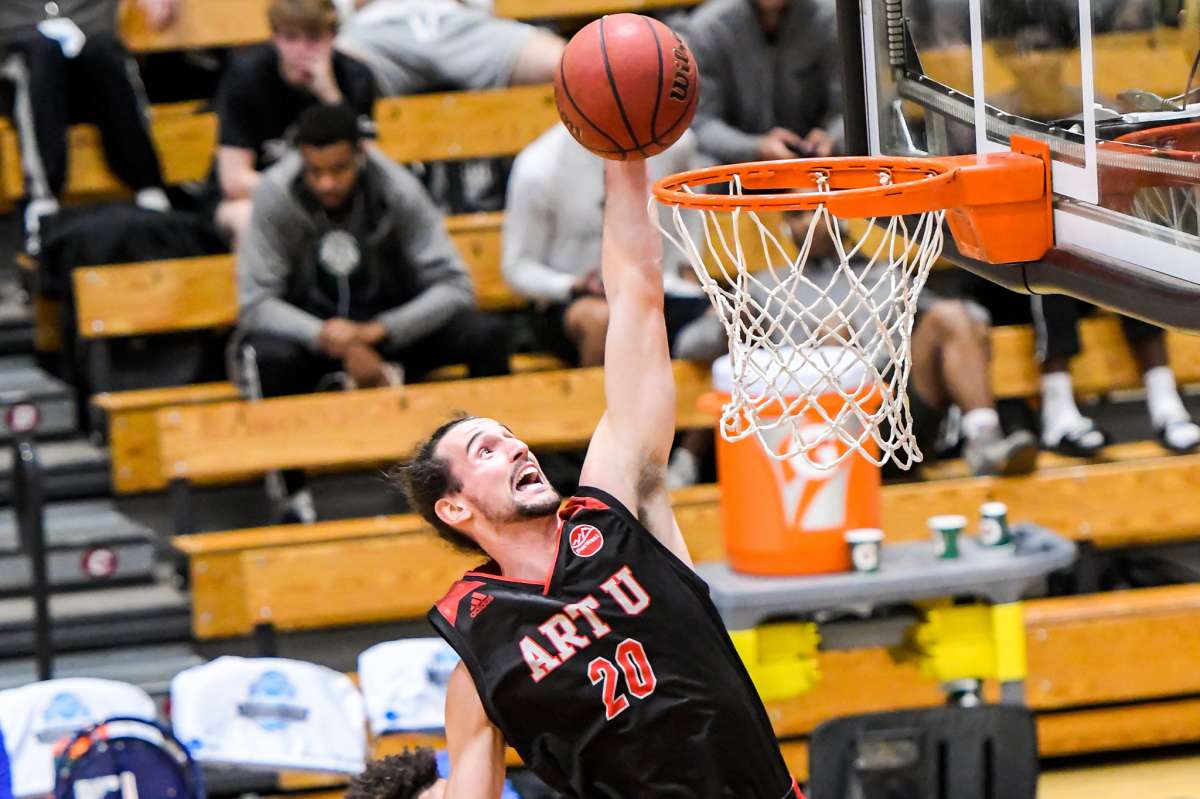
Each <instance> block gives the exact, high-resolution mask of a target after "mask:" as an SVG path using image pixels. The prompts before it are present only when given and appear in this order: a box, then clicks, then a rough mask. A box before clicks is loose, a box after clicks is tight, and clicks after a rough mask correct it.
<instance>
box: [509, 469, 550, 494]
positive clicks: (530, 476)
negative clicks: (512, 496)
mask: <svg viewBox="0 0 1200 799" xmlns="http://www.w3.org/2000/svg"><path fill="white" fill-rule="evenodd" d="M545 485H546V481H545V480H544V479H542V472H541V470H540V469H538V467H536V466H534V465H533V464H532V463H530V464H527V465H526V466H525V467H523V468H522V469H521V470H520V471H519V472H517V478H516V480H514V481H513V490H514V491H516V492H518V493H523V492H526V491H537V490H538V489H540V488H542V487H544V486H545Z"/></svg>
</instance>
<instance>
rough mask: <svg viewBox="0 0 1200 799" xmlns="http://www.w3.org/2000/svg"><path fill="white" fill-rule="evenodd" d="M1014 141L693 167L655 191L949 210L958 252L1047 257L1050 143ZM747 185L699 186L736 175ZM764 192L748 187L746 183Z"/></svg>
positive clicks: (842, 213) (738, 203)
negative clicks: (918, 152) (940, 150)
mask: <svg viewBox="0 0 1200 799" xmlns="http://www.w3.org/2000/svg"><path fill="white" fill-rule="evenodd" d="M1010 145H1011V148H1012V149H1011V151H1004V152H995V153H985V154H982V155H956V156H944V157H928V158H914V157H911V156H890V155H884V156H845V157H837V158H797V159H792V160H786V161H759V162H749V163H743V164H733V165H721V166H712V167H705V168H703V169H693V170H690V171H687V172H681V173H678V174H675V175H668V176H667V177H665V178H662V179H660V180H658V181H656V182H655V183H654V186H653V188H652V191H653V194H654V199H655V200H656V201H657V202H659V203H660V204H662V205H664V206H666V207H668V208H672V209H674V212H675V214H676V216H677V217H678V216H679V213H680V210H681V209H688V210H696V211H701V212H704V213H718V212H724V213H737V212H739V211H747V212H756V211H812V210H816V209H818V208H823V209H825V210H826V211H828V212H829V213H830V214H832V215H833V216H835V217H837V218H839V219H877V218H881V217H882V218H887V217H900V216H906V215H909V214H924V213H929V212H945V219H946V220H947V223H948V225H949V227H950V231H951V233H952V234H953V236H954V239H955V241H956V242H957V243H958V249H959V252H960V253H962V254H964V255H966V256H967V257H969V258H974V259H976V260H981V261H987V262H989V263H993V264H1002V263H1021V262H1027V261H1035V260H1037V259H1039V258H1041V257H1042V256H1043V255H1044V254H1045V253H1046V252H1047V251H1048V250H1049V249H1050V248H1051V247H1053V245H1054V223H1053V210H1052V200H1053V197H1052V192H1051V161H1050V147H1049V145H1047V144H1046V143H1045V142H1042V141H1038V140H1035V139H1031V138H1028V137H1024V136H1013V137H1012V139H1011V141H1010ZM735 181H736V184H735V185H737V186H740V188H741V190H742V191H734V192H727V193H724V194H709V193H707V192H702V191H697V189H703V188H704V187H705V186H709V185H714V184H734V182H735ZM745 190H748V191H750V192H761V193H751V194H745V193H742V192H743V191H745Z"/></svg>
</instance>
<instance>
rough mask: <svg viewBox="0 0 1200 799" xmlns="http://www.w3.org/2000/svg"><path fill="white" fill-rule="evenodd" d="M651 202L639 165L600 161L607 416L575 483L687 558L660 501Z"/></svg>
mask: <svg viewBox="0 0 1200 799" xmlns="http://www.w3.org/2000/svg"><path fill="white" fill-rule="evenodd" d="M649 199H650V187H649V182H648V179H647V177H646V164H645V162H644V161H625V162H614V161H609V162H606V163H605V204H604V245H603V254H602V258H601V269H602V272H603V275H604V293H605V295H606V296H607V298H608V305H609V322H608V336H607V339H606V342H605V349H604V395H605V401H606V403H607V411H606V412H605V414H604V417H603V418H602V419H601V421H600V425H599V426H598V427H597V428H596V433H595V435H594V436H593V437H592V443H591V446H590V447H589V448H588V454H587V459H586V460H585V461H584V464H583V473H582V475H581V477H580V481H581V483H582V484H584V485H591V486H595V487H597V488H600V489H603V490H604V491H607V492H608V493H610V494H612V495H613V496H614V497H616V498H617V499H619V500H620V501H621V502H622V503H624V504H625V505H626V506H627V507H629V508H631V509H634V510H635V512H637V513H639V515H641V516H642V517H643V521H644V522H646V526H647V527H648V528H649V529H650V531H651V532H652V533H653V534H654V535H655V536H656V537H658V538H659V539H660V540H661V541H663V543H665V544H666V545H667V546H669V547H670V548H671V549H672V550H673V551H675V553H676V554H677V555H679V556H680V557H682V558H684V559H685V560H686V559H687V550H686V547H684V545H683V540H682V537H681V536H680V535H679V532H678V528H676V526H675V523H674V518H673V516H671V512H670V505H669V502H666V494H665V484H664V478H665V473H666V465H667V459H668V457H669V456H670V452H671V441H672V439H673V438H674V435H675V379H674V374H673V372H672V370H671V356H670V351H669V349H668V346H667V331H666V323H665V322H664V321H663V278H662V239H661V236H660V234H659V231H658V230H657V228H656V227H655V226H654V222H653V221H652V219H651V216H650V211H649V209H648V202H649ZM648 511H652V512H651V513H648Z"/></svg>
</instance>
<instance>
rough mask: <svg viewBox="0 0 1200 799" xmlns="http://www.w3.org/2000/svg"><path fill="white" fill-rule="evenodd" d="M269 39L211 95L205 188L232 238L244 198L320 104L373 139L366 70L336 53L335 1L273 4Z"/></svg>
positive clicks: (244, 215) (245, 208) (241, 226)
mask: <svg viewBox="0 0 1200 799" xmlns="http://www.w3.org/2000/svg"><path fill="white" fill-rule="evenodd" d="M267 16H268V18H269V20H270V23H271V41H270V42H268V43H266V44H261V45H258V46H257V47H252V48H250V49H249V50H248V51H246V52H245V53H243V54H242V55H241V56H239V57H238V58H237V59H235V60H234V61H233V63H232V64H230V66H229V69H228V71H227V72H226V73H225V77H224V79H223V80H222V82H221V86H220V89H219V90H218V92H217V99H216V107H217V117H218V119H219V120H220V139H219V141H220V146H219V149H218V150H217V161H216V166H215V170H214V175H213V179H212V185H211V186H210V189H209V195H210V198H211V199H210V202H211V203H212V205H213V208H212V213H213V216H214V220H215V222H216V224H217V227H218V228H219V229H220V230H221V231H222V232H223V233H224V234H225V235H226V236H228V237H229V238H230V239H232V240H236V238H237V236H238V235H239V234H240V233H241V232H242V231H244V230H245V228H246V225H247V223H248V222H249V221H250V198H251V197H253V196H254V190H255V189H256V188H258V183H259V181H260V180H261V176H262V175H261V173H262V171H263V170H264V169H267V168H268V167H270V166H271V165H272V164H274V163H275V162H276V161H278V160H279V159H280V158H281V157H282V156H283V155H284V154H285V153H286V152H287V150H288V144H287V139H288V131H289V130H290V129H291V128H292V126H293V125H294V124H295V123H296V119H297V118H298V117H299V116H300V113H301V112H302V111H304V110H305V109H306V108H309V107H310V106H312V105H316V104H318V103H324V104H326V105H339V104H345V105H347V106H349V107H350V108H352V109H354V110H355V111H356V112H357V113H358V115H359V124H360V126H361V129H362V132H363V134H364V135H366V136H372V135H374V120H373V117H372V111H373V107H374V105H375V81H374V78H373V77H372V75H371V71H370V70H369V69H367V68H366V67H365V66H364V65H362V64H360V63H359V62H357V61H355V60H354V59H353V58H350V57H349V56H346V55H343V54H341V53H338V52H335V51H334V49H333V37H334V35H335V34H336V33H337V30H338V14H337V9H336V8H335V7H334V5H333V0H272V2H271V5H270V6H269V8H268V9H267Z"/></svg>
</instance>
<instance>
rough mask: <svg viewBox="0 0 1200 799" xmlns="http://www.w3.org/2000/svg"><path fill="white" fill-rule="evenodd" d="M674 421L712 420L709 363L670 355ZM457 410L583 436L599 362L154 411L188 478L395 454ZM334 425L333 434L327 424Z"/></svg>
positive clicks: (561, 437) (544, 437)
mask: <svg viewBox="0 0 1200 799" xmlns="http://www.w3.org/2000/svg"><path fill="white" fill-rule="evenodd" d="M675 378H676V391H677V406H676V407H677V415H678V420H679V424H680V426H681V427H689V426H704V425H706V424H711V420H710V419H709V418H708V417H707V416H705V415H704V414H702V413H701V412H700V411H699V410H698V409H697V408H696V401H697V398H698V397H699V396H700V395H701V394H702V393H704V392H705V391H707V388H708V384H709V377H708V371H707V369H706V368H704V367H701V366H699V365H696V364H691V363H684V362H677V363H676V364H675ZM456 410H465V411H468V412H475V413H481V414H486V415H489V416H495V417H497V418H500V419H504V420H505V422H506V423H507V424H509V425H510V426H511V427H512V429H513V430H514V431H515V432H516V433H517V435H519V436H521V437H522V438H524V440H525V441H526V442H528V443H529V444H530V445H531V446H569V445H572V444H581V443H583V442H585V441H587V440H588V439H589V438H590V437H591V433H592V430H593V429H594V428H595V426H596V423H597V422H599V420H600V415H601V413H602V412H603V410H604V390H603V370H602V369H600V368H594V369H570V370H562V371H555V372H539V373H534V374H527V375H512V376H505V377H490V378H480V379H477V380H468V381H462V382H453V383H425V384H419V385H412V386H404V387H402V388H384V389H372V390H368V391H355V392H349V393H346V394H336V395H330V394H323V395H306V396H295V397H280V398H277V399H269V400H263V401H261V402H254V403H250V402H241V403H238V402H230V403H217V404H214V405H207V406H198V407H188V408H178V409H171V410H164V411H159V412H158V418H159V435H160V447H161V451H162V457H163V469H164V476H166V477H168V478H170V477H182V478H187V479H190V480H198V479H203V478H205V477H211V478H217V477H220V476H221V475H227V474H229V473H230V472H231V471H233V470H234V469H235V464H236V468H237V469H238V470H240V471H244V472H253V471H259V470H261V471H266V470H269V469H277V468H285V467H301V466H303V467H333V466H341V465H351V464H355V465H357V464H362V465H366V464H370V463H378V462H383V461H390V460H395V459H397V458H401V457H404V456H405V455H407V454H408V453H409V452H410V451H411V449H412V447H413V446H414V445H415V444H416V443H417V442H418V441H420V439H421V437H423V436H424V435H427V434H428V432H429V428H430V426H431V425H432V424H433V423H434V421H435V420H438V419H445V418H447V417H448V416H449V415H450V414H451V413H452V412H454V411H456ZM335 431H336V435H334V434H333V433H334V432H335Z"/></svg>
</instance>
